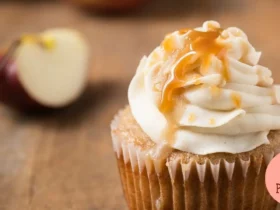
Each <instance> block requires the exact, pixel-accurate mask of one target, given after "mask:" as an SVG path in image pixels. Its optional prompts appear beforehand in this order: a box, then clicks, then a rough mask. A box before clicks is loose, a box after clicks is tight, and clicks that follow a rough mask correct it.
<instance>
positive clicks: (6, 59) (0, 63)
mask: <svg viewBox="0 0 280 210" xmlns="http://www.w3.org/2000/svg"><path fill="white" fill-rule="evenodd" d="M20 43H21V39H18V40H16V41H14V42H13V43H12V45H11V46H10V47H9V48H8V50H7V52H6V53H5V54H4V56H3V57H2V59H1V60H0V72H1V71H2V70H3V69H4V68H5V66H6V65H7V64H8V62H9V58H10V57H11V56H12V55H13V54H14V52H15V50H16V49H17V47H18V46H19V45H20Z"/></svg>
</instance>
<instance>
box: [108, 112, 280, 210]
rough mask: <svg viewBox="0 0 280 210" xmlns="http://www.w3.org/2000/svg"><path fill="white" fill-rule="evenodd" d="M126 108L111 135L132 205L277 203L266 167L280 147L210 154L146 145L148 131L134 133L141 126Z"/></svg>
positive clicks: (250, 208) (258, 209)
mask: <svg viewBox="0 0 280 210" xmlns="http://www.w3.org/2000/svg"><path fill="white" fill-rule="evenodd" d="M125 113H126V112H121V113H120V114H119V117H117V118H115V120H114V121H113V123H112V138H113V146H114V150H115V153H116V156H117V162H118V167H119V172H120V176H121V181H122V186H123V190H124V195H125V198H126V201H127V204H128V206H129V209H130V210H134V209H137V210H142V209H146V210H150V209H153V210H160V209H166V210H171V209H174V210H181V209H182V210H183V209H187V210H275V209H277V202H276V201H274V200H273V198H272V197H271V196H270V195H269V194H268V192H267V190H266V187H265V170H266V167H267V165H268V163H269V162H270V160H271V159H272V158H273V157H274V156H275V155H277V154H278V153H280V147H277V149H271V148H270V149H268V150H259V151H258V152H256V153H254V152H251V153H243V154H242V155H229V154H227V155H223V154H221V155H218V156H215V157H211V156H210V157H208V156H199V155H189V154H188V153H183V152H178V151H174V152H172V151H169V149H168V148H166V147H164V146H162V147H161V146H157V145H154V144H152V143H151V144H150V143H149V144H148V146H147V145H145V146H143V145H144V144H143V142H141V141H143V136H139V139H136V137H135V136H134V135H133V134H132V133H131V132H133V133H134V132H136V133H137V132H138V131H136V130H135V129H136V128H135V125H134V124H129V123H133V120H132V121H131V119H129V118H130V117H129V116H126V115H125V116H122V115H123V114H125ZM126 114H127V113H126ZM120 117H121V118H124V119H121V118H120ZM123 122H125V123H128V127H130V128H132V129H129V130H127V127H126V125H124V124H123ZM134 123H135V122H134ZM131 126H132V127H131ZM137 129H138V128H137ZM138 134H139V133H138ZM143 135H145V134H143ZM278 209H279V207H278Z"/></svg>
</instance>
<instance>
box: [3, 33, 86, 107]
mask: <svg viewBox="0 0 280 210" xmlns="http://www.w3.org/2000/svg"><path fill="white" fill-rule="evenodd" d="M34 37H36V38H34ZM88 56H89V52H88V47H87V44H86V42H85V40H84V39H83V38H82V36H81V35H80V34H79V33H78V32H76V31H74V30H70V29H52V30H48V31H45V32H44V33H42V34H39V35H36V36H32V35H29V36H26V38H23V39H22V41H21V43H20V44H19V45H18V47H17V48H16V49H15V51H14V53H13V54H12V56H10V58H9V61H8V62H7V63H6V65H5V66H4V67H3V68H2V69H0V100H1V101H3V102H4V103H6V104H8V105H10V106H12V107H16V108H18V109H24V110H32V109H36V108H38V107H48V108H61V107H64V106H67V105H69V104H71V103H72V102H73V101H75V100H76V99H77V98H78V97H79V96H80V95H81V93H82V92H83V90H84V88H85V86H86V84H87V73H88ZM2 58H3V57H2ZM0 64H1V59H0ZM0 66H1V65H0Z"/></svg>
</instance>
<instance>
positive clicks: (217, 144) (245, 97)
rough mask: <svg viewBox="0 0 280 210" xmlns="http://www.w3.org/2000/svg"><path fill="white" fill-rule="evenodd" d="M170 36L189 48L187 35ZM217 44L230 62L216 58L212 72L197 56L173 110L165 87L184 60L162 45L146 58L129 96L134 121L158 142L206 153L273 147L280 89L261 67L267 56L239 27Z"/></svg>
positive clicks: (215, 25)
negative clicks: (166, 107) (165, 101)
mask: <svg viewBox="0 0 280 210" xmlns="http://www.w3.org/2000/svg"><path fill="white" fill-rule="evenodd" d="M213 28H216V29H217V28H220V25H219V23H217V22H214V21H207V22H205V23H204V24H203V27H201V28H197V29H196V30H198V31H209V30H212V29H213ZM168 37H169V38H171V39H172V46H171V47H173V48H174V49H182V48H184V46H185V45H186V43H185V42H186V34H182V33H179V32H178V31H176V32H174V33H172V34H170V35H168ZM216 41H217V42H219V43H220V44H221V45H223V46H225V49H226V54H225V55H226V56H225V60H226V62H227V64H225V63H223V61H222V60H221V59H220V58H219V56H218V55H214V54H213V55H211V57H210V60H209V65H207V68H205V66H203V65H202V64H201V65H199V66H196V65H195V60H196V59H197V58H196V57H195V56H194V61H193V63H194V66H193V69H194V70H193V71H191V72H188V73H187V77H186V78H187V79H186V80H185V82H184V84H183V87H181V88H180V89H181V92H180V94H178V95H176V96H175V97H174V98H172V100H173V101H174V106H173V107H172V110H171V111H169V112H163V111H161V109H160V104H161V101H162V93H163V91H164V89H163V87H164V85H165V84H166V81H167V80H168V78H169V77H170V75H171V73H172V72H171V71H174V69H175V67H176V66H177V65H179V61H178V60H175V58H174V57H175V56H173V54H174V52H169V51H168V50H165V49H164V48H163V47H162V46H159V47H157V48H156V49H155V50H154V51H153V52H152V53H151V54H150V55H149V56H148V57H144V58H143V59H142V60H141V62H140V65H139V67H138V69H137V71H136V75H135V76H134V78H133V80H132V81H131V83H130V86H129V91H128V98H129V103H130V107H131V111H132V114H133V116H134V118H135V119H136V121H137V122H138V124H139V125H140V126H141V128H142V129H143V131H144V132H145V133H146V134H147V135H148V136H149V137H150V138H151V139H152V140H153V141H154V142H156V143H158V144H160V143H165V142H168V144H170V145H171V147H173V148H175V149H178V150H181V151H186V152H191V153H194V154H201V155H203V154H209V153H217V152H228V153H241V152H246V151H250V150H252V149H255V148H256V147H258V146H260V145H262V144H269V140H268V138H267V135H268V133H269V131H270V130H277V129H280V105H278V104H279V102H280V86H274V85H273V79H272V78H271V71H270V70H269V69H268V68H266V67H263V66H260V65H257V64H258V61H259V58H260V56H261V53H260V52H257V51H256V50H255V49H254V47H253V46H252V45H251V44H250V43H249V41H248V39H247V36H246V34H245V33H244V32H243V31H241V30H240V29H238V28H235V27H230V28H227V29H225V30H223V31H222V32H221V35H220V36H219V37H218V38H217V40H216ZM182 57H184V55H183V56H182ZM179 60H180V59H179ZM225 65H227V72H226V74H227V76H225V75H224V68H225ZM225 77H228V78H225ZM170 136H172V137H170ZM170 138H171V140H170Z"/></svg>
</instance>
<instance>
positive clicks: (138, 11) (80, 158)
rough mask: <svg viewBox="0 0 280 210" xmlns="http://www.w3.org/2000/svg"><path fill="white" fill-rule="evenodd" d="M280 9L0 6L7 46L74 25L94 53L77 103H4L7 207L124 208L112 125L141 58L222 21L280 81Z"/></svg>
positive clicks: (242, 0)
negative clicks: (37, 109)
mask: <svg viewBox="0 0 280 210" xmlns="http://www.w3.org/2000/svg"><path fill="white" fill-rule="evenodd" d="M279 11H280V1H278V0H60V1H59V0H57V1H51V0H49V1H48V0H45V1H39V0H33V1H31V0H18V1H16V0H0V44H2V45H3V46H4V45H5V44H6V43H7V42H10V41H11V40H13V39H15V38H16V37H18V36H19V35H20V34H22V33H27V32H28V33H31V32H32V33H33V32H35V33H36V32H40V31H43V30H45V29H48V28H53V27H69V28H74V29H77V30H79V31H80V32H82V33H83V34H84V35H85V37H86V38H87V40H88V45H89V47H90V50H91V54H90V63H89V69H90V73H89V76H88V80H89V85H88V87H87V89H86V91H85V93H84V94H83V95H82V97H81V98H80V99H79V100H78V101H77V102H75V103H74V104H73V105H71V106H69V107H67V108H65V109H62V110H59V111H55V112H48V113H47V114H46V113H39V114H24V113H18V112H16V111H14V110H12V109H9V108H8V107H6V106H5V105H3V104H0V209H1V210H27V209H28V210H49V209H51V210H53V209H55V210H68V209H69V210H95V209H108V210H110V209H126V205H125V202H124V198H123V195H122V189H121V184H120V181H119V177H118V171H117V167H116V161H115V157H114V152H113V150H112V146H111V139H110V129H109V126H110V122H111V120H112V118H113V116H114V114H115V113H117V111H118V110H119V109H121V108H123V107H124V106H125V105H126V104H127V88H128V84H129V82H130V80H131V78H132V76H133V75H134V73H135V70H136V67H137V65H138V63H139V60H140V59H141V57H142V56H143V55H147V54H149V53H150V51H152V50H153V48H155V47H156V46H157V45H158V44H159V43H160V42H161V40H162V39H163V37H164V35H165V34H167V33H169V32H172V31H174V30H176V29H180V28H186V27H197V26H200V25H201V24H202V23H203V22H204V21H206V20H217V21H219V22H220V23H221V25H222V27H229V26H237V27H240V28H241V29H243V30H244V31H245V32H246V33H247V35H248V37H249V40H250V42H251V43H252V44H253V46H254V47H255V48H256V49H258V50H260V51H262V58H261V62H260V63H261V64H262V65H264V66H268V67H269V68H270V69H271V70H272V71H273V74H274V78H275V81H276V82H280V73H279V70H278V68H279V67H278V61H279V59H280V56H279V50H278V49H279V46H280V39H279V34H280V28H279V27H278V20H279V19H280V12H279ZM0 46H1V45H0ZM0 49H1V48H0Z"/></svg>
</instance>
